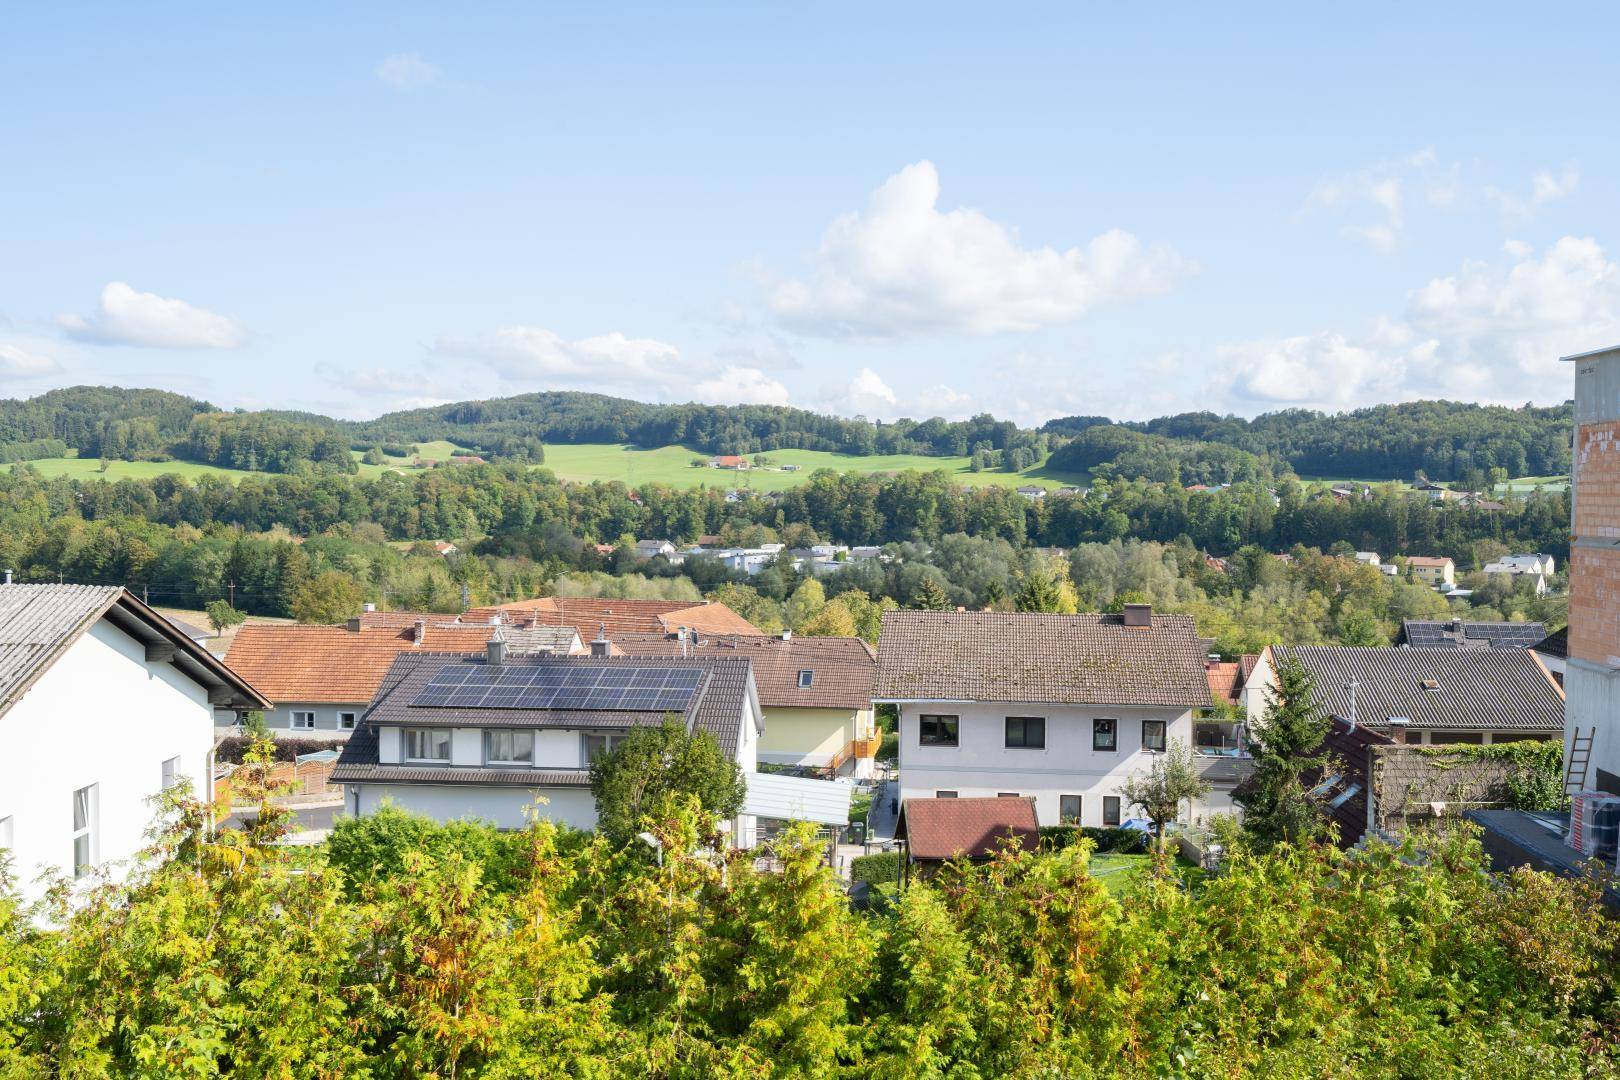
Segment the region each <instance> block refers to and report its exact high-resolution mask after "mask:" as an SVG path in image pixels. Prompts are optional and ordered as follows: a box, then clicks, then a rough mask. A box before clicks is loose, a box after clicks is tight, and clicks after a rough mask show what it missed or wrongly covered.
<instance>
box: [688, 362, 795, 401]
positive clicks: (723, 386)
mask: <svg viewBox="0 0 1620 1080" xmlns="http://www.w3.org/2000/svg"><path fill="white" fill-rule="evenodd" d="M692 396H693V399H694V400H697V401H703V402H708V403H710V404H713V405H786V404H787V403H788V389H787V387H785V386H783V385H782V384H781V383H780V382H778V381H777V380H775V379H773V378H771V377H770V376H768V375H766V374H765V373H764V372H763V371H760V370H759V369H758V368H751V367H726V368H722V369H721V370H720V371H718V372H716V373H715V375H714V377H712V378H709V379H705V380H703V381H702V382H700V383H698V384H696V385H695V386H693V387H692Z"/></svg>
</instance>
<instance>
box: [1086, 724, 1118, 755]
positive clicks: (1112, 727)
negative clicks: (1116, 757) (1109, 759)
mask: <svg viewBox="0 0 1620 1080" xmlns="http://www.w3.org/2000/svg"><path fill="white" fill-rule="evenodd" d="M1103 724H1107V725H1108V745H1107V746H1103V745H1101V743H1100V742H1099V740H1100V739H1101V738H1102V734H1103V730H1102V725H1103ZM1091 750H1092V752H1093V753H1097V754H1117V753H1119V721H1118V720H1116V719H1112V718H1110V717H1107V716H1096V717H1092V720H1091Z"/></svg>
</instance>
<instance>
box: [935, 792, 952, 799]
mask: <svg viewBox="0 0 1620 1080" xmlns="http://www.w3.org/2000/svg"><path fill="white" fill-rule="evenodd" d="M934 798H936V799H954V798H956V792H954V791H936V792H934Z"/></svg>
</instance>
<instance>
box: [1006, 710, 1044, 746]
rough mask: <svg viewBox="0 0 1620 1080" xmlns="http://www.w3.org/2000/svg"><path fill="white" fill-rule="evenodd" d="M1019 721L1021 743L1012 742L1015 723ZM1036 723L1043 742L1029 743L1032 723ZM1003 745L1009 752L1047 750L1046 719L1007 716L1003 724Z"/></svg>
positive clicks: (1040, 717)
mask: <svg viewBox="0 0 1620 1080" xmlns="http://www.w3.org/2000/svg"><path fill="white" fill-rule="evenodd" d="M1015 720H1016V721H1017V722H1018V725H1019V731H1020V736H1019V738H1020V741H1019V742H1016V743H1015V742H1013V741H1012V728H1013V721H1015ZM1031 721H1035V722H1036V724H1037V725H1038V726H1039V728H1040V733H1041V741H1040V742H1039V743H1032V742H1030V741H1029V728H1030V722H1031ZM1001 745H1002V747H1003V748H1004V749H1007V750H1045V749H1046V717H1044V716H1005V717H1002V724H1001Z"/></svg>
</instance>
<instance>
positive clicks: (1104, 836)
mask: <svg viewBox="0 0 1620 1080" xmlns="http://www.w3.org/2000/svg"><path fill="white" fill-rule="evenodd" d="M1082 837H1083V838H1085V839H1087V840H1090V841H1091V842H1092V843H1093V844H1094V845H1096V846H1095V848H1094V849H1093V850H1095V851H1096V852H1097V854H1099V855H1102V854H1108V853H1114V852H1118V853H1121V854H1127V855H1128V854H1135V853H1137V852H1143V851H1146V850H1147V849H1148V834H1147V833H1145V832H1142V831H1141V830H1140V829H1098V828H1094V827H1092V826H1090V825H1042V826H1041V847H1042V848H1044V849H1046V850H1048V851H1062V850H1063V849H1064V848H1066V847H1069V846H1071V845H1072V844H1074V843H1075V842H1076V841H1078V840H1080V839H1081V838H1082Z"/></svg>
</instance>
